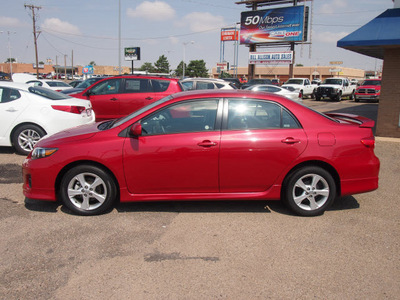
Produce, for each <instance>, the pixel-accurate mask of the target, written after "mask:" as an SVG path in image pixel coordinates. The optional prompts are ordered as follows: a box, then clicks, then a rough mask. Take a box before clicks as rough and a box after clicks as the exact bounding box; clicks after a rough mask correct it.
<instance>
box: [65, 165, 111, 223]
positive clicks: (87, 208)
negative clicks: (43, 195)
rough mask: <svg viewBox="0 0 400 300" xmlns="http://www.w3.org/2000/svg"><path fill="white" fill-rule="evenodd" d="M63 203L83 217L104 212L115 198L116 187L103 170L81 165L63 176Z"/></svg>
mask: <svg viewBox="0 0 400 300" xmlns="http://www.w3.org/2000/svg"><path fill="white" fill-rule="evenodd" d="M60 196H61V200H62V201H63V203H64V204H65V205H66V206H67V207H68V208H69V209H70V210H72V211H73V212H74V213H76V214H79V215H84V216H92V215H98V214H102V213H104V212H106V211H107V210H108V209H109V208H110V207H111V206H112V205H113V204H114V202H115V200H116V198H117V187H116V184H115V182H114V180H113V178H112V176H111V175H110V174H108V173H107V172H106V171H104V170H103V169H101V168H99V167H96V166H91V165H81V166H77V167H74V168H72V169H71V170H69V171H68V172H67V173H65V175H64V176H63V178H62V180H61V185H60Z"/></svg>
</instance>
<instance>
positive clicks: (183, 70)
mask: <svg viewBox="0 0 400 300" xmlns="http://www.w3.org/2000/svg"><path fill="white" fill-rule="evenodd" d="M188 44H194V41H190V42H186V43H183V63H182V79H184V78H185V52H186V45H188Z"/></svg>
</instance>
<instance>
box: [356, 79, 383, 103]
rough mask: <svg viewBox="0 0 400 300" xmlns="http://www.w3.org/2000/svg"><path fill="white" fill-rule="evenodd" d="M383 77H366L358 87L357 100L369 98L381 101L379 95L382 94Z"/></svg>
mask: <svg viewBox="0 0 400 300" xmlns="http://www.w3.org/2000/svg"><path fill="white" fill-rule="evenodd" d="M381 85H382V80H381V79H366V80H365V81H364V82H363V83H362V84H361V86H359V87H358V88H357V89H356V93H355V100H354V101H356V102H359V101H360V100H368V101H375V102H379V96H380V94H381Z"/></svg>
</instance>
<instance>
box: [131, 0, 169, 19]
mask: <svg viewBox="0 0 400 300" xmlns="http://www.w3.org/2000/svg"><path fill="white" fill-rule="evenodd" d="M127 15H128V17H131V18H143V19H147V20H150V21H155V22H158V21H166V20H171V19H173V18H174V17H175V10H174V9H173V8H172V7H171V6H170V5H169V4H168V3H166V2H162V1H154V2H150V1H144V2H142V3H141V4H139V5H138V6H137V7H136V8H135V9H132V8H128V10H127Z"/></svg>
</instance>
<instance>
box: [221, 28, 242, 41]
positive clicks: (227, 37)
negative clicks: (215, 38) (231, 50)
mask: <svg viewBox="0 0 400 300" xmlns="http://www.w3.org/2000/svg"><path fill="white" fill-rule="evenodd" d="M237 40H239V32H238V31H237V30H235V29H222V30H221V41H223V42H226V41H237Z"/></svg>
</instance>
